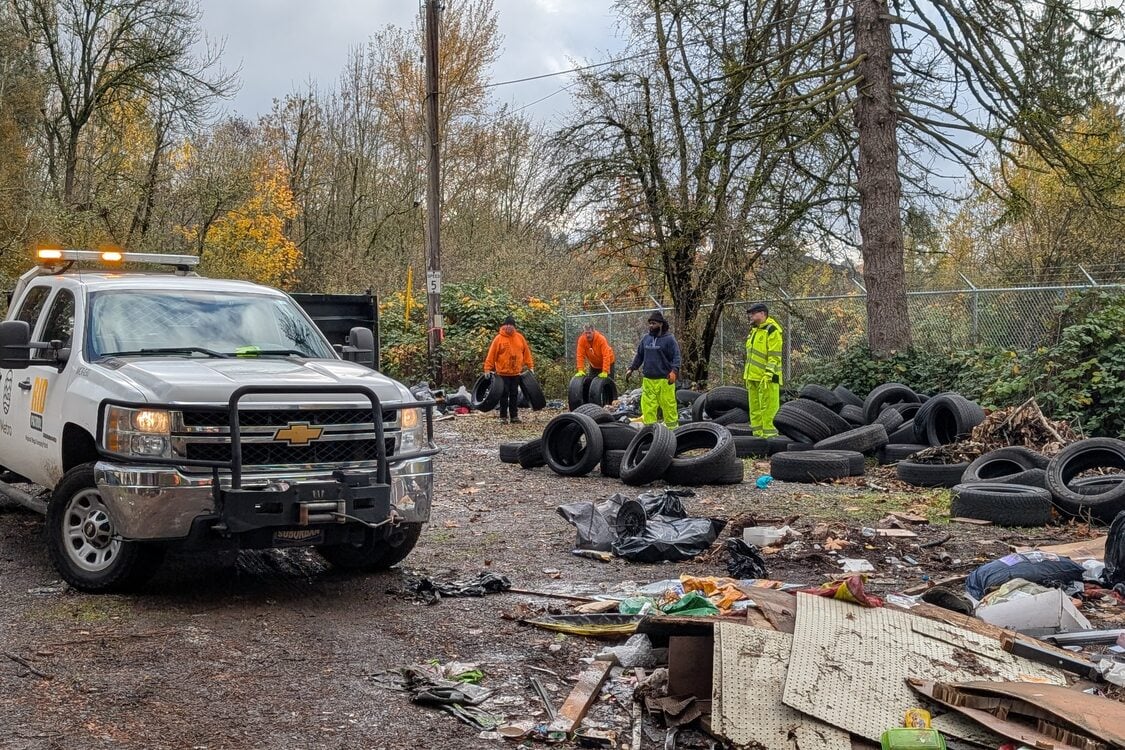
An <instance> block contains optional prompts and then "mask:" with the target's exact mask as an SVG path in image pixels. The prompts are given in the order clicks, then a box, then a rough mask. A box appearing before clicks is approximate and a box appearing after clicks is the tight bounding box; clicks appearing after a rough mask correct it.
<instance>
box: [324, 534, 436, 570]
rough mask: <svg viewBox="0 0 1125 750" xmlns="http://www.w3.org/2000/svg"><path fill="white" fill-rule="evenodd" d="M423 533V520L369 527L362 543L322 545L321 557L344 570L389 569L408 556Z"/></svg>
mask: <svg viewBox="0 0 1125 750" xmlns="http://www.w3.org/2000/svg"><path fill="white" fill-rule="evenodd" d="M421 535H422V524H421V523H400V524H398V525H397V526H389V527H384V528H379V529H366V530H365V531H364V538H363V541H362V542H360V543H359V544H322V545H321V546H319V547H317V548H316V549H317V552H319V553H320V556H321V557H323V558H324V559H325V560H327V561H328V562H329V563H331V564H332V566H333V567H335V568H340V569H341V570H358V571H367V572H372V571H377V570H387V569H389V568H390V567H391V566H392V565H397V564H398V563H400V562H402V561H403V560H405V559H406V556H407V555H409V554H410V552H411V550H413V549H414V546H415V545H416V544H418V538H419V537H420V536H421Z"/></svg>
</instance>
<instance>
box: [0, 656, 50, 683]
mask: <svg viewBox="0 0 1125 750" xmlns="http://www.w3.org/2000/svg"><path fill="white" fill-rule="evenodd" d="M4 656H6V657H8V658H9V659H11V660H12V661H14V662H15V663H16V664H21V665H23V666H24V667H25V668H26V669H27V671H29V672H31V673H32V674H33V675H35V676H36V677H42V678H43V679H44V680H49V679H51V675H49V674H47V673H46V672H40V671H39V670H38V669H36V668H35V667H33V666H31V662H29V661H28V660H27V659H21V658H20V657H18V656H16V655H15V654H9V653H8V652H7V651H5V652H4Z"/></svg>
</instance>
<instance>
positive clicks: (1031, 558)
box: [965, 545, 1109, 600]
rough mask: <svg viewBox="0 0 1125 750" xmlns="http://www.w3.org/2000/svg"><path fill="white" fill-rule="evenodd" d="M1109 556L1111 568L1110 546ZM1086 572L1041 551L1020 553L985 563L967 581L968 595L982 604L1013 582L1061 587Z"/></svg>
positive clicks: (1076, 579) (1065, 560)
mask: <svg viewBox="0 0 1125 750" xmlns="http://www.w3.org/2000/svg"><path fill="white" fill-rule="evenodd" d="M1106 552H1107V554H1106V558H1107V567H1108V557H1109V555H1108V552H1109V547H1108V545H1107V547H1106ZM1083 572H1085V571H1084V569H1083V568H1082V566H1081V565H1079V564H1078V563H1076V562H1074V561H1073V560H1071V559H1070V558H1069V557H1062V556H1061V555H1056V554H1054V553H1051V552H1041V551H1038V550H1034V551H1032V552H1019V553H1016V554H1014V555H1007V556H1006V557H1001V558H1000V559H999V560H993V561H992V562H990V563H985V564H984V565H981V566H980V567H979V568H977V569H976V570H974V571H973V572H972V573H970V574H969V577H968V579H967V580H966V581H965V591H966V592H967V593H968V594H969V596H971V597H973V598H974V599H977V600H980V599H982V598H983V597H984V595H985V594H987V593H988V592H989V591H991V590H993V589H995V588H999V587H1000V586H1003V585H1004V584H1005V583H1007V582H1008V581H1010V580H1012V579H1013V578H1022V579H1024V580H1025V581H1031V582H1032V583H1038V584H1040V585H1043V586H1055V587H1060V586H1063V585H1065V584H1067V583H1070V582H1071V581H1081V580H1082V573H1083Z"/></svg>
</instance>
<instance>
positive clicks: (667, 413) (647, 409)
mask: <svg viewBox="0 0 1125 750" xmlns="http://www.w3.org/2000/svg"><path fill="white" fill-rule="evenodd" d="M657 409H659V410H660V411H662V412H664V425H665V426H666V427H667V428H668V429H670V430H674V429H675V428H676V427H678V426H679V425H680V413H679V411H677V409H676V386H674V385H673V384H671V383H669V382H668V379H667V378H644V379H643V380H641V419H642V421H643V422H644V423H645V424H654V423H655V422H656V410H657Z"/></svg>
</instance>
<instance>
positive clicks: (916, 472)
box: [895, 461, 969, 487]
mask: <svg viewBox="0 0 1125 750" xmlns="http://www.w3.org/2000/svg"><path fill="white" fill-rule="evenodd" d="M967 468H969V462H968V461H962V462H960V463H956V464H922V463H917V462H914V461H899V462H898V466H896V467H895V474H897V475H898V478H899V479H901V480H902V481H904V482H906V483H907V484H912V485H914V486H915V487H953V486H955V485H958V484H960V483H961V475H962V474H964V473H965V469H967Z"/></svg>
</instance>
